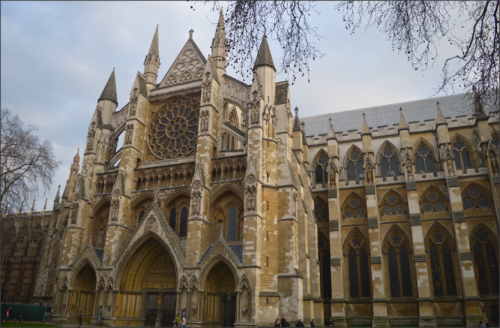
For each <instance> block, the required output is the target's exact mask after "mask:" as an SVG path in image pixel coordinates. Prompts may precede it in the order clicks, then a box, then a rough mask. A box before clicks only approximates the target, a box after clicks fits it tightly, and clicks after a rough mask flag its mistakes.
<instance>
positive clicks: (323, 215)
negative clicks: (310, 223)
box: [314, 196, 329, 222]
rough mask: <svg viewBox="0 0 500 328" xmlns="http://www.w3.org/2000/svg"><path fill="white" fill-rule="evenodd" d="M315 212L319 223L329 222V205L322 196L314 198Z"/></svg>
mask: <svg viewBox="0 0 500 328" xmlns="http://www.w3.org/2000/svg"><path fill="white" fill-rule="evenodd" d="M314 212H315V213H316V217H317V218H318V220H319V221H325V222H326V221H328V219H329V217H328V205H327V203H326V202H325V201H324V200H323V198H321V197H320V196H316V197H315V198H314Z"/></svg>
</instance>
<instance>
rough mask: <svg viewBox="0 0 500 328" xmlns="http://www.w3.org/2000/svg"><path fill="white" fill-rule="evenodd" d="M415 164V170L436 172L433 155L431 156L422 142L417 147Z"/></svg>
mask: <svg viewBox="0 0 500 328" xmlns="http://www.w3.org/2000/svg"><path fill="white" fill-rule="evenodd" d="M415 166H416V168H417V172H434V173H435V172H436V166H435V163H434V157H432V154H431V151H430V149H429V148H428V147H427V146H426V145H424V144H421V145H420V147H419V148H418V149H417V153H416V158H415Z"/></svg>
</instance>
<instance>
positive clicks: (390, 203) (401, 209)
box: [382, 192, 406, 216]
mask: <svg viewBox="0 0 500 328" xmlns="http://www.w3.org/2000/svg"><path fill="white" fill-rule="evenodd" d="M404 204H405V202H404V201H403V200H402V199H401V197H399V196H398V195H397V194H396V193H394V192H392V193H391V194H390V195H389V196H387V197H386V198H385V200H384V202H383V206H382V215H385V216H387V215H402V214H405V213H406V206H405V205H404Z"/></svg>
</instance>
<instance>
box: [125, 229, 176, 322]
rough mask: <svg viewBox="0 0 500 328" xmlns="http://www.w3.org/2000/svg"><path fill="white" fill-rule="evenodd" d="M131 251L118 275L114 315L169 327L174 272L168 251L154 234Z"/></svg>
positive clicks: (173, 294)
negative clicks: (118, 289) (119, 276)
mask: <svg viewBox="0 0 500 328" xmlns="http://www.w3.org/2000/svg"><path fill="white" fill-rule="evenodd" d="M131 253H132V254H131V255H130V257H129V259H128V260H127V262H126V263H125V268H124V269H123V271H122V272H121V278H119V279H121V283H120V287H119V288H120V292H119V293H118V295H117V296H116V307H115V308H116V313H115V317H116V318H122V320H124V319H125V320H126V319H129V320H131V321H132V320H134V321H136V320H137V319H140V320H141V321H142V324H143V325H145V326H147V327H155V326H160V327H172V326H173V321H174V318H175V311H176V304H177V293H176V286H177V275H176V269H175V265H174V262H173V260H172V257H171V255H170V254H169V252H168V250H167V249H166V248H165V246H164V245H163V244H162V243H161V242H159V241H158V240H157V239H156V238H154V237H153V238H149V239H148V240H147V241H145V242H143V243H142V244H141V245H140V246H138V247H137V248H136V249H135V250H133V251H132V252H131Z"/></svg>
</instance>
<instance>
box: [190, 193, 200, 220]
mask: <svg viewBox="0 0 500 328" xmlns="http://www.w3.org/2000/svg"><path fill="white" fill-rule="evenodd" d="M200 207H201V192H200V191H195V192H193V197H192V204H191V213H192V215H200Z"/></svg>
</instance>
